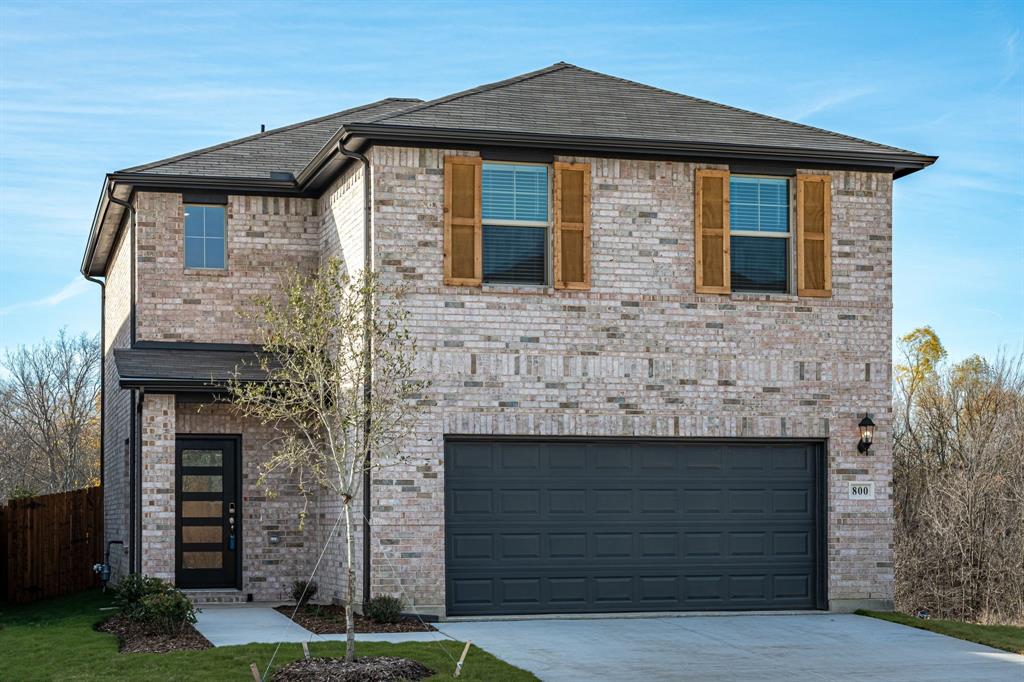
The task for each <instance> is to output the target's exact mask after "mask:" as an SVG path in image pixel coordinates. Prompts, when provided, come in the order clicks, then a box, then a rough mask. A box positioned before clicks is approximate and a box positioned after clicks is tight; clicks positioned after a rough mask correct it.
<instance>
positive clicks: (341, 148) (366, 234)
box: [338, 142, 373, 613]
mask: <svg viewBox="0 0 1024 682" xmlns="http://www.w3.org/2000/svg"><path fill="white" fill-rule="evenodd" d="M338 153H339V154H341V155H342V156H347V157H348V158H350V159H355V160H356V161H359V162H360V163H361V164H363V272H364V273H367V274H369V273H371V272H373V229H372V222H371V221H372V219H373V208H372V205H371V203H370V201H371V187H370V160H369V159H367V158H366V157H365V156H364V155H362V154H360V153H359V152H354V151H349V150H348V149H345V145H344V144H343V143H341V142H339V143H338ZM368 303H369V304H368V305H366V306H365V308H364V310H363V350H364V352H363V357H364V363H363V405H364V406H365V408H366V422H365V423H364V424H363V429H364V431H363V432H364V434H367V435H368V434H369V433H370V427H371V423H370V419H371V418H370V410H369V405H370V401H371V399H372V397H373V363H372V359H371V351H372V349H371V348H370V344H371V343H372V338H373V336H372V333H371V330H370V325H371V324H372V322H373V317H372V310H371V309H372V301H370V302H368ZM371 455H372V453H371V452H370V444H369V441H368V439H367V442H366V452H365V453H364V457H363V613H365V612H366V606H367V603H368V602H369V601H370V589H371V580H370V570H371V562H370V512H371V500H370V486H371V483H372V477H371V476H370V456H371Z"/></svg>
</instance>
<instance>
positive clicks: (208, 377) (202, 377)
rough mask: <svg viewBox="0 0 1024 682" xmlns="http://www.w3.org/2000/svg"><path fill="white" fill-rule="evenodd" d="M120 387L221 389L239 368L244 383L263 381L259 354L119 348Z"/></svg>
mask: <svg viewBox="0 0 1024 682" xmlns="http://www.w3.org/2000/svg"><path fill="white" fill-rule="evenodd" d="M114 365H115V366H116V368H117V376H118V378H119V379H120V385H121V386H122V387H125V386H155V385H165V386H166V385H173V386H179V385H180V386H191V385H194V386H197V387H198V386H210V387H213V386H218V385H223V384H224V383H225V382H227V380H228V379H230V378H231V377H232V376H233V375H234V372H235V368H236V367H237V368H238V378H239V380H240V381H263V380H265V379H266V373H265V372H264V371H263V370H262V369H261V368H260V364H259V360H258V358H257V356H256V352H255V351H253V350H248V349H238V350H207V349H198V348H197V349H192V348H115V349H114Z"/></svg>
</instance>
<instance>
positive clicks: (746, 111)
mask: <svg viewBox="0 0 1024 682" xmlns="http://www.w3.org/2000/svg"><path fill="white" fill-rule="evenodd" d="M567 66H569V67H572V68H574V69H576V70H577V71H583V72H584V73H591V74H594V75H596V76H603V77H605V78H610V79H612V80H616V81H619V82H621V83H628V84H630V85H637V86H639V87H641V88H646V89H647V90H653V91H654V92H661V93H664V94H667V95H675V96H676V97H685V98H687V99H690V100H693V101H695V102H702V103H704V104H710V105H712V106H716V107H721V108H723V109H729V110H731V111H738V112H740V113H743V114H752V115H754V116H758V117H760V118H766V119H770V120H772V121H778V122H779V123H787V124H789V125H794V126H799V127H801V128H806V129H807V130H813V131H815V132H818V133H826V134H828V135H832V136H833V137H840V138H843V139H845V140H852V141H854V142H861V143H864V144H870V145H872V146H874V147H881V148H884V149H893V150H895V151H899V152H904V153H907V154H916V153H917V152H913V151H911V150H909V149H903V148H902V147H894V146H892V145H889V144H882V143H880V142H874V141H872V140H866V139H864V138H862V137H854V136H853V135H847V134H845V133H837V132H836V131H834V130H828V129H827V128H819V127H817V126H812V125H808V124H806V123H800V122H798V121H790V120H789V119H785V118H779V117H778V116H771V115H770V114H762V113H761V112H759V111H752V110H750V109H743V108H741V107H734V106H732V105H731V104H722V103H721V102H715V101H714V100H710V99H703V98H701V97H694V96H693V95H687V94H686V93H683V92H676V91H674V90H666V89H665V88H659V87H657V86H654V85H648V84H647V83H641V82H640V81H634V80H630V79H628V78H622V77H620V76H613V75H611V74H608V73H603V72H601V71H594V70H592V69H585V68H583V67H582V66H576V65H575V64H567ZM406 111H408V109H407V110H406Z"/></svg>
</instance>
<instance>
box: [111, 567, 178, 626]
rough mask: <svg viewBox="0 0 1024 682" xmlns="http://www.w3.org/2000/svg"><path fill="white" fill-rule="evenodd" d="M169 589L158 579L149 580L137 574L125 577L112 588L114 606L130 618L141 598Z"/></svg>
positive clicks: (147, 577)
mask: <svg viewBox="0 0 1024 682" xmlns="http://www.w3.org/2000/svg"><path fill="white" fill-rule="evenodd" d="M169 587H170V585H168V584H167V583H166V582H164V581H163V580H161V579H160V578H151V577H149V576H146V575H138V574H137V573H132V574H131V575H126V576H125V577H123V578H121V580H119V581H118V583H117V585H116V586H115V587H114V606H116V607H118V608H119V609H121V611H122V612H123V613H124V614H125V615H127V616H129V617H130V616H131V615H132V612H134V611H135V610H136V609H137V608H138V607H139V603H140V602H141V601H142V598H143V597H145V596H146V595H148V594H157V593H160V592H163V591H164V590H166V589H167V588H169Z"/></svg>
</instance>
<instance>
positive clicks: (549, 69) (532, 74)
mask: <svg viewBox="0 0 1024 682" xmlns="http://www.w3.org/2000/svg"><path fill="white" fill-rule="evenodd" d="M573 66H574V65H573V64H570V63H568V62H556V63H554V64H552V65H550V66H545V67H544V68H543V69H537V70H536V71H528V72H527V73H522V74H519V75H518V76H512V77H511V78H506V79H504V80H500V81H494V82H493V83H485V84H483V85H478V86H476V87H475V88H470V89H468V90H460V91H459V92H454V93H452V94H450V95H445V96H443V97H437V98H436V99H431V100H427V101H426V102H423V103H422V104H420V105H418V106H413V107H409V108H407V109H402V110H401V111H396V112H395V113H393V114H387V115H385V116H381V117H380V118H375V119H374V120H373V121H372V122H373V123H380V122H381V121H386V120H388V119H389V118H394V117H395V116H402V115H404V114H410V113H412V112H414V111H422V110H423V109H428V108H430V107H432V106H436V105H438V104H444V103H446V102H452V101H454V100H457V99H461V98H463V97H469V96H470V95H476V94H479V93H481V92H488V91H490V90H497V89H498V88H504V87H507V86H509V85H514V84H516V83H522V82H523V81H527V80H530V79H531V78H537V77H538V76H544V75H547V74H549V73H554V72H555V71H561V70H562V69H566V68H569V67H573ZM575 68H577V69H578V68H579V67H578V66H576V67H575ZM594 73H596V71H595V72H594Z"/></svg>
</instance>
